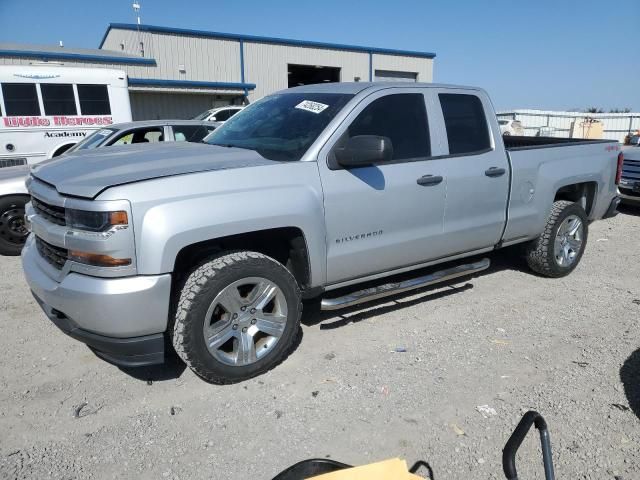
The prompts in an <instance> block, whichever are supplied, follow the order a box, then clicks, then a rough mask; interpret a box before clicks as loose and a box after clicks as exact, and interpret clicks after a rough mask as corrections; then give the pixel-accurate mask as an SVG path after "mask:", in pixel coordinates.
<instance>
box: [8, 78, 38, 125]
mask: <svg viewBox="0 0 640 480" xmlns="http://www.w3.org/2000/svg"><path fill="white" fill-rule="evenodd" d="M2 96H3V97H4V111H5V114H6V115H7V116H8V117H11V116H14V115H40V105H38V94H37V92H36V85H35V84H34V83H3V84H2Z"/></svg>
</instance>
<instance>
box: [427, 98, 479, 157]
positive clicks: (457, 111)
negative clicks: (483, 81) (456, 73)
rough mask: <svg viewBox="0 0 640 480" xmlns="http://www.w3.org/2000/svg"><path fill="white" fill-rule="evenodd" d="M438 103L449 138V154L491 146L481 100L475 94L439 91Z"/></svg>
mask: <svg viewBox="0 0 640 480" xmlns="http://www.w3.org/2000/svg"><path fill="white" fill-rule="evenodd" d="M438 96H439V97H440V105H441V106H442V114H443V115H444V124H445V126H446V128H447V138H448V139H449V154H451V155H455V154H462V153H472V152H479V151H481V150H486V149H488V148H490V147H491V142H490V139H489V128H488V127H487V119H486V117H485V113H484V109H483V108H482V102H481V101H480V99H479V98H478V97H476V96H475V95H465V94H458V93H441V94H440V95H438Z"/></svg>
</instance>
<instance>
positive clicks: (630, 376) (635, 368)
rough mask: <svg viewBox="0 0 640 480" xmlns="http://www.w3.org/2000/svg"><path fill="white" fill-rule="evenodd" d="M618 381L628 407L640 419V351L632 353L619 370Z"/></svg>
mask: <svg viewBox="0 0 640 480" xmlns="http://www.w3.org/2000/svg"><path fill="white" fill-rule="evenodd" d="M620 380H621V381H622V385H623V386H624V393H625V395H626V397H627V401H628V402H629V407H630V408H631V410H632V411H633V413H635V414H636V417H638V418H639V419H640V349H638V350H636V351H635V352H633V353H632V354H631V355H630V356H629V358H627V360H626V361H625V362H624V364H623V365H622V367H621V368H620Z"/></svg>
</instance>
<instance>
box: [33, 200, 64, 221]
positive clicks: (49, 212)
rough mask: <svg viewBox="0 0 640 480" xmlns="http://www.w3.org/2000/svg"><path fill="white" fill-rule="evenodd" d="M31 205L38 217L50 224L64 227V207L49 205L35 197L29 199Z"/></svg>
mask: <svg viewBox="0 0 640 480" xmlns="http://www.w3.org/2000/svg"><path fill="white" fill-rule="evenodd" d="M31 205H33V208H34V209H35V211H36V212H38V215H41V216H42V217H44V218H46V219H47V220H49V221H50V222H51V223H55V224H57V225H63V226H64V225H66V223H67V222H66V220H65V215H64V207H58V206H56V205H49V204H48V203H45V202H43V201H42V200H38V199H37V198H35V197H31Z"/></svg>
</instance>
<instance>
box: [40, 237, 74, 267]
mask: <svg viewBox="0 0 640 480" xmlns="http://www.w3.org/2000/svg"><path fill="white" fill-rule="evenodd" d="M36 248H37V249H38V253H39V254H40V256H41V257H42V258H44V259H45V260H46V261H47V262H48V263H49V264H50V265H52V266H53V267H54V268H56V269H58V270H61V269H62V267H64V264H65V263H66V262H67V256H68V254H69V253H68V251H67V250H66V249H65V248H60V247H56V246H54V245H51V244H50V243H47V242H45V241H44V240H42V239H41V238H39V237H36Z"/></svg>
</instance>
